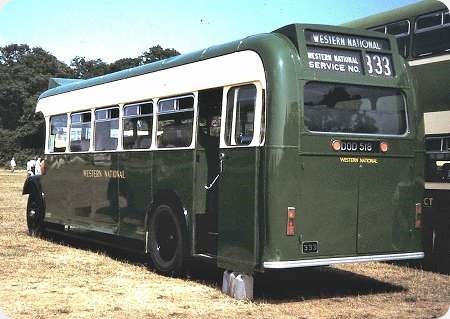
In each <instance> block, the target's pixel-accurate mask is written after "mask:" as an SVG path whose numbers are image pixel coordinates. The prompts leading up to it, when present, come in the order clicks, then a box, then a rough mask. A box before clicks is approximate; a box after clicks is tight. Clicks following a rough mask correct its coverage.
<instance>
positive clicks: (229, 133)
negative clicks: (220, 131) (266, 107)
mask: <svg viewBox="0 0 450 319" xmlns="http://www.w3.org/2000/svg"><path fill="white" fill-rule="evenodd" d="M255 106H256V86H255V85H253V84H248V85H243V86H240V87H233V88H231V89H230V90H229V91H228V94H227V106H226V119H225V143H226V144H227V145H229V146H236V145H249V144H250V143H251V142H252V141H253V134H254V128H255Z"/></svg>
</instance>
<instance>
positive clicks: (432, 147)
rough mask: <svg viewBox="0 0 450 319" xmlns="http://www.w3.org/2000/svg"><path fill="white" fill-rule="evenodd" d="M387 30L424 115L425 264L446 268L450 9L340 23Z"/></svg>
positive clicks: (433, 7)
mask: <svg viewBox="0 0 450 319" xmlns="http://www.w3.org/2000/svg"><path fill="white" fill-rule="evenodd" d="M345 25H346V26H349V27H357V28H365V29H370V30H374V31H378V32H381V33H387V34H392V35H394V36H395V37H396V38H397V42H398V46H399V50H400V52H401V54H402V55H403V56H404V57H405V58H406V59H407V60H408V63H409V65H410V67H411V74H412V75H413V77H414V81H415V86H416V88H417V100H418V103H419V106H420V108H421V109H422V110H423V111H424V119H425V145H426V166H425V179H426V182H425V188H426V190H425V198H424V249H425V253H426V258H425V260H426V266H427V267H429V268H431V269H436V270H440V271H450V84H449V83H450V13H449V9H448V8H447V7H446V6H445V5H444V4H443V3H441V2H439V1H422V2H419V3H416V4H413V5H409V6H406V7H402V8H399V9H395V10H392V11H388V12H384V13H380V14H378V15H374V16H371V17H367V18H363V19H360V20H356V21H353V22H350V23H347V24H345Z"/></svg>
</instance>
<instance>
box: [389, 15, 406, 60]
mask: <svg viewBox="0 0 450 319" xmlns="http://www.w3.org/2000/svg"><path fill="white" fill-rule="evenodd" d="M386 33H388V34H392V35H394V36H395V37H396V38H397V45H398V51H399V52H400V54H401V55H402V56H403V57H404V58H406V57H408V55H409V42H410V22H409V20H402V21H398V22H394V23H391V24H388V25H387V26H386Z"/></svg>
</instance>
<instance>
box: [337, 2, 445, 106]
mask: <svg viewBox="0 0 450 319" xmlns="http://www.w3.org/2000/svg"><path fill="white" fill-rule="evenodd" d="M445 8H446V6H445V5H444V4H443V3H442V2H440V1H435V0H426V1H421V2H418V3H415V4H412V5H409V6H405V7H401V8H398V9H395V10H391V11H388V12H382V13H380V14H376V15H372V16H369V17H365V18H362V19H359V20H354V21H351V22H348V23H345V24H343V26H345V27H350V28H364V29H370V28H374V27H377V26H380V25H386V24H390V23H393V22H396V21H401V20H405V19H408V20H409V21H410V23H411V32H410V35H409V48H408V52H410V53H409V56H408V57H407V60H409V61H414V60H416V59H420V58H415V57H412V55H411V52H413V51H414V40H413V38H414V36H413V33H414V32H413V30H414V25H415V22H416V18H417V17H418V16H420V15H423V14H427V13H431V12H434V11H438V10H444V9H445ZM440 41H447V42H448V41H449V39H441V40H440ZM447 53H448V52H447ZM443 54H444V53H443ZM428 57H429V56H425V57H423V58H428ZM448 70H450V60H448V59H447V60H445V61H440V62H434V63H426V64H420V65H413V66H411V76H412V78H413V79H414V82H415V84H414V87H415V88H416V94H417V99H418V103H419V105H420V107H421V109H422V111H423V112H437V111H447V110H449V109H450V94H449V92H448V82H449V81H450V72H449V71H448Z"/></svg>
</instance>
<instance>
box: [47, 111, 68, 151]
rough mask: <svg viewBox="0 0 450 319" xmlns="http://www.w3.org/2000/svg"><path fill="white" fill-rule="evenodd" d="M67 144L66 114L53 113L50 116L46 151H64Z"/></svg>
mask: <svg viewBox="0 0 450 319" xmlns="http://www.w3.org/2000/svg"><path fill="white" fill-rule="evenodd" d="M66 146H67V115H66V114H63V115H55V116H52V117H51V118H50V135H49V140H48V151H49V152H50V153H54V152H65V151H66Z"/></svg>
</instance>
